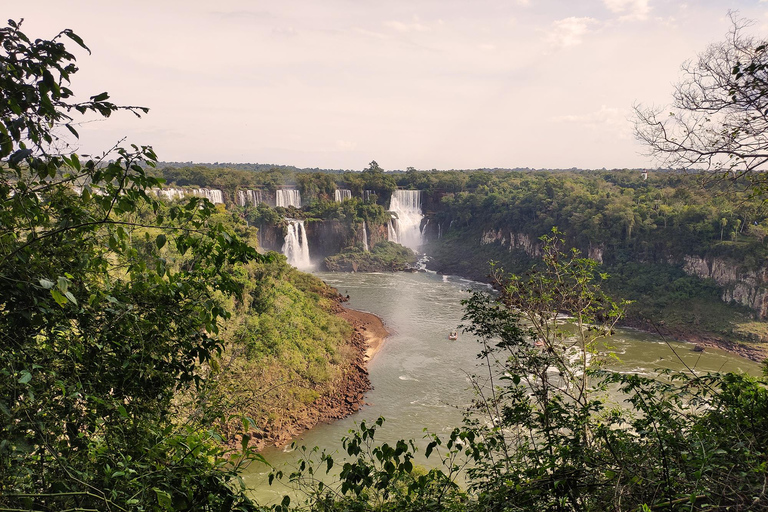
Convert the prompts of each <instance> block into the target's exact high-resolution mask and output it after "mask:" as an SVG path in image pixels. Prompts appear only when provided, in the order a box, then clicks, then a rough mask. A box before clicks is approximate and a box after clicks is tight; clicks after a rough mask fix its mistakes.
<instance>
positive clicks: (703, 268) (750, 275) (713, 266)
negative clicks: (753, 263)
mask: <svg viewBox="0 0 768 512" xmlns="http://www.w3.org/2000/svg"><path fill="white" fill-rule="evenodd" d="M683 270H685V272H686V273H688V274H690V275H695V276H698V277H701V278H704V279H707V278H709V279H713V280H714V281H715V282H716V283H717V284H719V285H720V286H722V287H723V295H722V299H723V301H725V302H737V303H739V304H742V305H744V306H747V307H748V308H750V309H752V310H754V311H755V312H756V313H757V314H758V316H759V317H760V318H761V319H765V318H768V268H766V267H762V268H761V269H759V270H743V269H741V268H740V265H739V264H738V263H737V262H735V261H732V260H727V259H724V258H702V257H699V256H686V257H685V261H684V263H683Z"/></svg>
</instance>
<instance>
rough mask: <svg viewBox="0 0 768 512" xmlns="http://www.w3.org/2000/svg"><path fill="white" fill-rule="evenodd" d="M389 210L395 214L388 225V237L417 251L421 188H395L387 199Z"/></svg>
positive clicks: (419, 237) (418, 244) (420, 241)
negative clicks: (388, 199)
mask: <svg viewBox="0 0 768 512" xmlns="http://www.w3.org/2000/svg"><path fill="white" fill-rule="evenodd" d="M389 211H391V212H392V213H394V214H395V216H394V218H393V219H392V220H391V221H390V224H389V226H388V231H389V239H390V240H391V241H393V242H397V243H399V244H401V245H404V246H406V247H408V248H409V249H413V250H414V251H418V249H419V246H421V244H422V238H421V220H422V219H423V218H424V214H422V213H421V190H395V191H394V192H393V193H392V199H390V201H389ZM393 235H394V237H393Z"/></svg>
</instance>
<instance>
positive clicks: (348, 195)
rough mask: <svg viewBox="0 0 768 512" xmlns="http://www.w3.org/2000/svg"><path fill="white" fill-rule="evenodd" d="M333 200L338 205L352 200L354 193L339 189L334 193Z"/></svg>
mask: <svg viewBox="0 0 768 512" xmlns="http://www.w3.org/2000/svg"><path fill="white" fill-rule="evenodd" d="M333 199H334V201H336V202H337V203H340V202H342V201H346V200H347V199H352V191H351V190H349V189H346V188H337V189H336V190H334V191H333Z"/></svg>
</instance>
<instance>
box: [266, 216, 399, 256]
mask: <svg viewBox="0 0 768 512" xmlns="http://www.w3.org/2000/svg"><path fill="white" fill-rule="evenodd" d="M305 229H306V232H307V240H308V241H309V255H310V257H311V258H312V260H313V261H319V260H322V259H324V258H326V257H328V256H332V255H334V254H338V253H339V252H341V251H342V250H343V249H344V248H346V247H350V246H353V245H359V246H361V247H362V246H363V225H362V224H353V225H351V226H350V225H349V224H347V223H344V222H341V221H338V220H313V221H307V222H306V223H305ZM366 231H367V234H368V246H369V247H373V246H374V245H376V244H377V243H379V242H382V241H384V240H387V226H386V225H383V224H382V225H375V224H374V225H370V226H367V230H366ZM258 236H259V247H261V248H263V249H266V250H268V251H277V252H280V251H281V250H282V248H283V243H284V238H285V230H284V229H283V228H282V227H281V226H275V225H270V224H265V225H261V226H259V234H258Z"/></svg>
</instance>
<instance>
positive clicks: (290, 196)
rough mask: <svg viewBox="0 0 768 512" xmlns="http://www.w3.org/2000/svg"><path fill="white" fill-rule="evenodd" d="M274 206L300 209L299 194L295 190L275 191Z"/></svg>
mask: <svg viewBox="0 0 768 512" xmlns="http://www.w3.org/2000/svg"><path fill="white" fill-rule="evenodd" d="M275 206H282V207H283V208H288V207H289V206H295V207H296V208H301V194H300V193H299V191H298V190H296V189H285V190H277V191H275Z"/></svg>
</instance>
